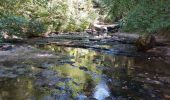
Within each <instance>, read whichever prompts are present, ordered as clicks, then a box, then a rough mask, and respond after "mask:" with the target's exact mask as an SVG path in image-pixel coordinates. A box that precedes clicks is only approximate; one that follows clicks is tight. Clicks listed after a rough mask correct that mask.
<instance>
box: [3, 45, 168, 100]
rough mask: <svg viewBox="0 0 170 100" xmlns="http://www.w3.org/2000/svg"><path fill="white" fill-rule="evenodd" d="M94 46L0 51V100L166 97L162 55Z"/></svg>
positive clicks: (141, 99)
mask: <svg viewBox="0 0 170 100" xmlns="http://www.w3.org/2000/svg"><path fill="white" fill-rule="evenodd" d="M96 47H102V48H103V47H104V48H105V49H101V48H96ZM96 47H95V48H92V47H90V48H80V47H66V46H58V45H56V44H55V43H51V44H45V43H41V44H34V45H31V46H27V45H26V46H23V47H20V46H19V47H16V48H17V49H14V50H11V51H10V53H11V54H14V53H16V51H17V50H18V49H19V48H21V50H20V51H19V50H18V52H17V53H16V54H15V55H10V56H9V57H7V56H2V55H0V57H1V58H0V100H166V99H165V95H170V94H168V93H170V73H169V72H170V64H168V63H166V62H165V61H164V58H163V57H155V56H151V55H146V54H142V53H138V52H134V49H133V48H134V47H133V46H132V45H129V44H120V43H115V42H114V43H112V44H109V45H107V43H105V44H102V45H98V46H96ZM116 48H118V49H116ZM120 48H123V49H120ZM23 51H24V52H23ZM4 52H6V51H4ZM21 52H23V53H22V54H21ZM3 57H4V58H3Z"/></svg>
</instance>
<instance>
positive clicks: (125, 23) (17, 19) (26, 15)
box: [0, 0, 170, 37]
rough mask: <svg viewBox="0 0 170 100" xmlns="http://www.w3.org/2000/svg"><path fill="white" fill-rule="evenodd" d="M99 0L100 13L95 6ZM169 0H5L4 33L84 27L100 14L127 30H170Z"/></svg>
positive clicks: (0, 7)
mask: <svg viewBox="0 0 170 100" xmlns="http://www.w3.org/2000/svg"><path fill="white" fill-rule="evenodd" d="M95 3H96V4H98V6H99V9H100V12H99V13H96V12H95V11H96V10H95V9H94V8H93V6H94V5H93V4H95ZM169 4H170V0H87V1H85V0H2V1H1V3H0V35H1V37H2V35H3V36H10V37H12V36H20V37H34V36H41V35H42V34H45V33H50V32H73V31H83V30H85V29H87V28H88V27H89V25H90V23H92V22H93V21H94V19H95V18H96V17H97V16H98V14H99V15H100V16H101V17H104V19H105V20H109V21H110V22H112V23H113V22H115V21H116V22H119V24H120V25H121V26H122V29H123V30H124V31H128V32H138V33H147V34H148V33H160V32H163V33H166V34H168V33H169V32H170V5H169ZM105 16H106V17H105ZM99 18H100V17H99Z"/></svg>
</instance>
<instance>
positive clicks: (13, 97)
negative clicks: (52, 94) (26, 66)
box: [0, 77, 43, 100]
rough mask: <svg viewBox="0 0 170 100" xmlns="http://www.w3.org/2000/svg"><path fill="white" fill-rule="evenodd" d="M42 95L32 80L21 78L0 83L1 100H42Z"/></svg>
mask: <svg viewBox="0 0 170 100" xmlns="http://www.w3.org/2000/svg"><path fill="white" fill-rule="evenodd" d="M42 95H43V94H42V93H41V91H40V90H38V89H36V88H35V87H34V85H33V80H32V79H30V78H26V77H19V78H17V79H7V80H5V81H1V82H0V99H1V100H27V99H28V98H31V97H35V99H36V100H40V99H41V97H42Z"/></svg>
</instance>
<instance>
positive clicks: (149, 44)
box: [135, 35, 156, 51]
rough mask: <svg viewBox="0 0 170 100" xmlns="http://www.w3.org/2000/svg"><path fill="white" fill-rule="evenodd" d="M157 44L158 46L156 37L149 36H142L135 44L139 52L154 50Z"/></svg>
mask: <svg viewBox="0 0 170 100" xmlns="http://www.w3.org/2000/svg"><path fill="white" fill-rule="evenodd" d="M155 44H156V39H155V36H153V35H149V36H146V37H142V36H140V37H139V38H138V39H137V40H136V42H135V45H136V47H137V50H138V51H147V50H149V49H151V48H153V47H154V46H155Z"/></svg>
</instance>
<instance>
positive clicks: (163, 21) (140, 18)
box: [100, 0, 170, 33]
mask: <svg viewBox="0 0 170 100" xmlns="http://www.w3.org/2000/svg"><path fill="white" fill-rule="evenodd" d="M100 1H101V2H102V4H103V5H104V6H105V7H106V8H107V12H108V13H107V15H108V16H107V18H109V19H111V20H112V21H114V20H116V21H118V20H119V21H120V23H121V25H122V28H123V29H124V30H125V31H129V32H138V33H154V32H158V31H160V30H164V29H169V28H170V5H169V4H170V1H169V0H100Z"/></svg>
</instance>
